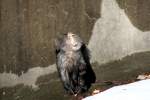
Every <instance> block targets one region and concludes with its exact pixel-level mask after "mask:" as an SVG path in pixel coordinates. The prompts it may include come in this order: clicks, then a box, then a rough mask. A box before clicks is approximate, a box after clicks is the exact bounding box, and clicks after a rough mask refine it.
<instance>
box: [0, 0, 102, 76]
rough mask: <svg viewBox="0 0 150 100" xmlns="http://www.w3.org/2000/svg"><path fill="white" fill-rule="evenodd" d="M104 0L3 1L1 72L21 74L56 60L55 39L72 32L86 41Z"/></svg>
mask: <svg viewBox="0 0 150 100" xmlns="http://www.w3.org/2000/svg"><path fill="white" fill-rule="evenodd" d="M100 2H101V0H92V1H91V0H0V72H3V71H7V72H9V71H10V70H11V71H12V72H15V73H21V71H26V70H27V69H28V68H31V67H37V66H48V65H50V64H53V63H54V61H55V55H54V48H53V40H54V38H55V37H56V36H58V35H60V34H62V33H66V32H68V31H71V32H74V33H76V34H79V35H80V36H81V37H82V38H83V40H84V41H86V43H88V40H89V38H90V35H91V33H92V29H93V25H94V22H95V21H96V19H97V18H99V17H100Z"/></svg>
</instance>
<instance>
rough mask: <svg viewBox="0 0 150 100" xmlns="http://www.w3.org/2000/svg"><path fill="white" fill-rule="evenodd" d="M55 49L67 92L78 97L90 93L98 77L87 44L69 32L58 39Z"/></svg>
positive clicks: (61, 77) (59, 70)
mask: <svg viewBox="0 0 150 100" xmlns="http://www.w3.org/2000/svg"><path fill="white" fill-rule="evenodd" d="M55 48H56V49H55V53H56V65H57V71H58V74H59V77H60V79H61V81H62V84H63V87H64V89H65V90H66V92H67V93H69V94H73V95H76V94H80V93H84V92H86V91H88V89H89V88H90V87H91V84H92V83H94V82H95V80H96V76H95V73H94V71H93V69H92V67H91V64H90V51H89V49H88V48H87V46H86V45H85V43H84V42H83V41H82V40H81V38H80V37H79V36H78V35H76V34H73V33H71V32H69V33H67V34H64V35H63V37H62V38H59V39H56V41H55Z"/></svg>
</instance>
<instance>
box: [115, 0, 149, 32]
mask: <svg viewBox="0 0 150 100" xmlns="http://www.w3.org/2000/svg"><path fill="white" fill-rule="evenodd" d="M117 2H118V4H119V7H120V8H121V9H123V10H124V11H125V13H126V14H127V16H128V17H129V19H130V21H131V22H132V24H133V25H134V26H135V27H137V28H138V29H140V30H141V31H149V30H150V6H149V5H150V1H149V0H117Z"/></svg>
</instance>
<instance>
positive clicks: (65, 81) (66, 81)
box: [60, 69, 75, 94]
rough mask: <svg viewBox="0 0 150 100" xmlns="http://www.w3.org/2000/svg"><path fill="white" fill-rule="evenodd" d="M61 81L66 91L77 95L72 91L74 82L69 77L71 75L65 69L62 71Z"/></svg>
mask: <svg viewBox="0 0 150 100" xmlns="http://www.w3.org/2000/svg"><path fill="white" fill-rule="evenodd" d="M60 75H61V79H62V82H63V85H64V88H65V90H66V91H68V92H70V93H71V94H75V93H74V91H73V89H72V82H71V80H70V77H69V73H68V71H67V70H65V69H63V70H61V71H60Z"/></svg>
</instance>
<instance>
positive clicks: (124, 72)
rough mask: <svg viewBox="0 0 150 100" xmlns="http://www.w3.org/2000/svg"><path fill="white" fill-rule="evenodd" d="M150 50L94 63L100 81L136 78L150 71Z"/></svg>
mask: <svg viewBox="0 0 150 100" xmlns="http://www.w3.org/2000/svg"><path fill="white" fill-rule="evenodd" d="M149 59H150V52H140V53H134V54H132V55H130V56H126V57H123V58H122V59H121V60H115V61H112V62H109V63H106V64H103V65H99V64H98V63H93V67H94V68H95V69H94V70H95V72H96V75H97V79H98V80H100V81H114V80H123V81H125V80H134V79H136V78H137V76H138V75H140V74H143V73H145V72H150V61H149Z"/></svg>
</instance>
